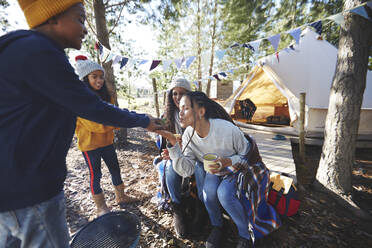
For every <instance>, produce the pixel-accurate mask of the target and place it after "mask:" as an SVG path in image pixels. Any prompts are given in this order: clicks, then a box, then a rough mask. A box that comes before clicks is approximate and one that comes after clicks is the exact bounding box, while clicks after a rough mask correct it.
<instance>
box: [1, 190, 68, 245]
mask: <svg viewBox="0 0 372 248" xmlns="http://www.w3.org/2000/svg"><path fill="white" fill-rule="evenodd" d="M11 236H13V237H16V238H18V239H19V240H21V247H22V248H23V247H56V248H60V247H62V248H63V247H70V246H69V240H70V234H69V232H68V228H67V222H66V206H65V198H64V193H63V192H61V193H59V194H58V195H56V196H54V197H53V198H51V199H49V200H47V201H44V202H42V203H39V204H36V205H34V206H30V207H26V208H22V209H17V210H13V211H7V212H1V213H0V247H6V242H7V239H8V238H9V237H11Z"/></svg>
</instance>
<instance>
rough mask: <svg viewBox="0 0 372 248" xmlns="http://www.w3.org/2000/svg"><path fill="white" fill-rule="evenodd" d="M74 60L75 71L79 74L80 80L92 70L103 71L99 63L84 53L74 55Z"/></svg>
mask: <svg viewBox="0 0 372 248" xmlns="http://www.w3.org/2000/svg"><path fill="white" fill-rule="evenodd" d="M75 61H76V65H75V67H76V73H77V74H78V75H79V79H80V80H83V78H84V77H85V76H87V75H88V74H89V73H91V72H94V71H103V73H105V69H103V67H102V66H101V65H100V64H98V63H96V62H94V61H91V60H88V58H87V57H86V56H84V55H78V56H76V57H75Z"/></svg>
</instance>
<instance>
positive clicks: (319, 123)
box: [224, 28, 372, 134]
mask: <svg viewBox="0 0 372 248" xmlns="http://www.w3.org/2000/svg"><path fill="white" fill-rule="evenodd" d="M318 36H319V34H317V33H316V32H314V31H312V30H311V29H310V28H306V29H305V30H304V31H303V32H302V34H301V39H300V43H299V44H298V45H294V50H291V49H286V50H283V51H281V52H280V53H279V62H278V60H277V59H276V58H275V55H271V56H267V57H264V58H262V59H260V60H259V61H258V66H257V67H255V68H253V69H252V71H251V72H250V73H249V74H248V76H247V79H246V80H245V81H244V82H243V84H242V85H241V87H239V88H238V89H237V90H236V91H235V92H234V93H233V95H232V96H230V98H229V99H227V100H226V101H225V104H224V107H225V109H226V110H227V111H228V112H229V113H232V111H233V109H234V105H235V103H236V100H239V99H242V98H244V97H243V96H244V95H246V96H252V94H254V91H255V89H256V87H252V86H249V85H250V84H252V85H253V84H256V83H257V84H258V82H257V81H256V79H257V78H263V76H262V73H263V72H264V74H265V77H267V78H269V79H270V81H271V83H272V84H273V85H275V87H276V88H277V89H278V90H279V91H280V93H281V94H282V95H283V96H284V97H285V98H286V99H287V101H288V108H289V114H290V119H291V125H292V126H294V127H295V128H296V129H297V128H298V118H299V116H300V105H299V97H300V93H301V92H305V93H306V107H305V111H306V113H305V130H306V131H320V132H321V131H323V129H324V122H325V117H326V113H327V109H328V104H329V95H330V88H331V84H332V80H333V76H334V73H335V69H336V62H337V48H335V47H334V46H333V45H331V44H330V43H328V42H327V41H325V40H320V39H318ZM273 56H274V59H273ZM257 68H259V69H257ZM260 69H261V70H260ZM262 71H263V72H262ZM248 91H250V92H249V93H247V92H248ZM273 95H274V93H273ZM251 100H252V99H251ZM252 101H253V100H252ZM253 102H254V103H255V104H256V102H255V101H253ZM371 122H372V72H371V71H368V73H367V82H366V89H365V92H364V97H363V103H362V111H361V120H360V126H359V131H360V132H361V133H368V134H372V126H371V125H370V123H371Z"/></svg>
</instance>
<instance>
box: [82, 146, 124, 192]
mask: <svg viewBox="0 0 372 248" xmlns="http://www.w3.org/2000/svg"><path fill="white" fill-rule="evenodd" d="M83 156H84V158H85V162H86V163H87V166H88V169H89V174H90V190H91V193H92V195H96V194H99V193H102V188H101V177H102V172H101V158H103V160H104V161H105V163H106V166H107V168H108V170H109V172H110V175H111V181H112V184H113V185H115V186H117V185H119V184H122V183H123V181H122V180H121V174H120V167H119V162H118V157H117V155H116V152H115V148H114V145H108V146H105V147H100V148H98V149H95V150H92V151H87V152H83Z"/></svg>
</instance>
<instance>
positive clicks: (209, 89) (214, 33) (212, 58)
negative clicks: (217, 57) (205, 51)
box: [206, 1, 218, 96]
mask: <svg viewBox="0 0 372 248" xmlns="http://www.w3.org/2000/svg"><path fill="white" fill-rule="evenodd" d="M213 15H214V16H213V24H212V35H211V40H212V47H211V62H210V64H209V76H212V73H213V60H214V47H215V44H216V26H217V1H215V2H214V7H213ZM211 81H212V80H211V79H209V78H208V83H207V90H206V94H207V96H210V94H211ZM217 87H218V86H217Z"/></svg>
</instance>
